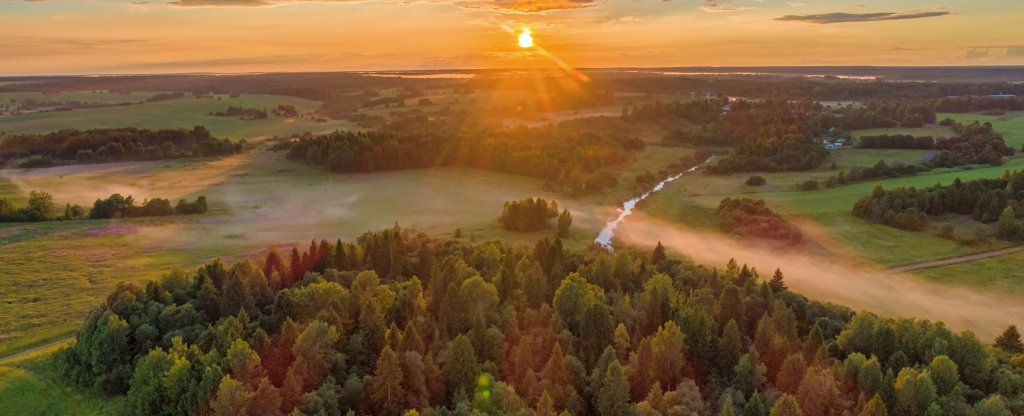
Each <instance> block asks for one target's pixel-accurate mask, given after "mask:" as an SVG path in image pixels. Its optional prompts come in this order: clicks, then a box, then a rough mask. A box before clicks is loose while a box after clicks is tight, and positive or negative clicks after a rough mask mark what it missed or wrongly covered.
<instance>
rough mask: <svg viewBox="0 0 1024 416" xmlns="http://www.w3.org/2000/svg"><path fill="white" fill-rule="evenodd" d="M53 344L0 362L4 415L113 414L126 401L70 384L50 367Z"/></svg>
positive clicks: (53, 349)
mask: <svg viewBox="0 0 1024 416" xmlns="http://www.w3.org/2000/svg"><path fill="white" fill-rule="evenodd" d="M60 348H63V346H54V347H50V348H46V349H44V350H40V351H37V352H34V353H32V354H29V355H26V356H24V357H19V358H18V359H15V360H12V361H9V362H4V363H0V398H2V399H0V414H2V415H112V414H117V413H118V412H117V409H118V408H120V407H121V406H122V404H123V402H124V399H123V398H110V397H106V396H102V395H100V394H97V393H93V392H89V391H84V390H82V389H79V388H74V387H69V386H68V385H67V384H65V383H64V381H63V380H62V379H61V378H60V377H59V376H58V375H57V374H56V372H55V371H54V369H53V368H52V367H51V361H52V360H51V358H52V357H53V354H54V353H55V352H56V351H57V350H58V349H60Z"/></svg>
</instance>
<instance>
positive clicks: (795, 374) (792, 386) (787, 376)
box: [775, 352, 807, 394]
mask: <svg viewBox="0 0 1024 416" xmlns="http://www.w3.org/2000/svg"><path fill="white" fill-rule="evenodd" d="M805 373H807V363H806V362H805V361H804V355H803V354H802V353H799V352H797V353H793V354H790V356H789V357H786V360H785V361H783V362H782V367H781V368H780V369H779V373H778V374H777V375H776V376H775V386H776V387H778V388H779V390H782V391H784V392H786V393H790V394H795V393H796V391H797V389H798V388H799V387H800V381H801V380H803V378H804V374H805Z"/></svg>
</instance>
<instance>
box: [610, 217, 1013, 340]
mask: <svg viewBox="0 0 1024 416" xmlns="http://www.w3.org/2000/svg"><path fill="white" fill-rule="evenodd" d="M617 236H618V237H619V238H620V239H621V241H623V242H625V243H626V244H632V245H639V246H653V245H655V244H657V242H658V241H661V243H662V244H663V245H664V246H665V247H666V248H668V249H669V250H671V251H674V252H677V253H680V254H683V255H685V256H687V257H689V258H691V259H693V260H694V261H695V262H697V263H699V264H708V265H716V266H721V265H724V264H725V263H726V262H727V261H728V260H729V259H730V258H735V259H736V261H737V262H739V263H741V264H742V263H746V264H748V265H750V266H752V267H756V268H757V270H758V272H759V273H760V274H761V276H762V277H763V278H767V277H768V276H770V274H771V273H772V272H773V271H774V270H775V268H780V269H782V273H783V274H784V275H785V279H786V284H787V285H788V286H789V288H790V289H792V290H794V291H795V292H798V293H800V294H803V295H806V296H807V297H809V298H811V299H814V300H819V301H826V302H832V303H836V304H840V305H844V306H847V307H850V308H852V309H854V310H857V311H870V312H873V313H875V314H877V315H880V316H885V317H892V318H895V317H914V318H918V319H927V320H932V321H936V320H940V321H944V322H945V323H946V325H947V326H948V327H949V328H951V329H953V330H957V331H959V330H971V331H973V332H974V333H975V334H977V335H978V336H979V337H981V338H982V339H987V340H991V339H994V338H995V337H996V336H997V335H998V334H999V333H1001V332H1002V331H1003V330H1004V329H1006V327H1007V326H1009V325H1011V324H1019V323H1021V322H1022V321H1024V302H1022V300H1024V299H1021V298H1020V297H1017V296H1011V295H1007V294H1003V293H995V292H983V291H980V290H971V289H968V288H962V287H955V286H950V285H945V284H939V283H934V282H930V281H928V280H925V279H922V278H920V277H917V276H913V275H910V274H904V273H890V272H887V271H885V270H884V269H883V268H881V267H871V266H868V265H863V264H857V263H855V260H852V259H845V258H839V257H837V256H830V257H824V256H817V255H809V254H797V253H787V252H785V251H780V250H772V249H768V248H760V247H756V246H755V245H754V244H756V243H754V242H752V241H750V240H746V241H739V240H736V239H733V238H730V237H726V236H722V235H715V234H711V233H707V232H701V231H695V230H692V229H688V228H687V227H685V226H681V225H678V224H674V223H669V222H666V221H662V220H659V219H656V218H652V217H651V216H649V215H644V214H643V213H639V212H638V213H634V214H633V216H632V217H630V218H629V220H628V221H627V222H626V223H624V224H623V225H622V226H621V227H619V229H618V230H617Z"/></svg>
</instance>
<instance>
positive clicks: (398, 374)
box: [369, 346, 406, 415]
mask: <svg viewBox="0 0 1024 416" xmlns="http://www.w3.org/2000/svg"><path fill="white" fill-rule="evenodd" d="M402 379H403V376H402V367H401V366H400V365H399V363H398V355H396V354H395V352H394V351H393V350H392V349H391V347H390V346H385V347H384V350H383V351H381V353H380V356H379V357H377V365H376V368H375V370H374V372H373V376H372V377H371V378H370V383H369V394H370V403H371V406H372V407H373V408H374V409H376V410H377V412H376V414H380V415H398V414H400V413H401V409H402V407H403V399H405V397H406V394H405V390H404V389H403V388H402Z"/></svg>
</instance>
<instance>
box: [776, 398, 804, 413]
mask: <svg viewBox="0 0 1024 416" xmlns="http://www.w3.org/2000/svg"><path fill="white" fill-rule="evenodd" d="M769 415H771V416H803V415H804V412H803V411H802V410H800V403H798V402H797V401H796V398H794V397H793V396H792V395H790V394H783V395H782V396H781V397H779V398H778V399H776V400H775V404H774V405H773V406H772V410H771V412H769Z"/></svg>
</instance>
